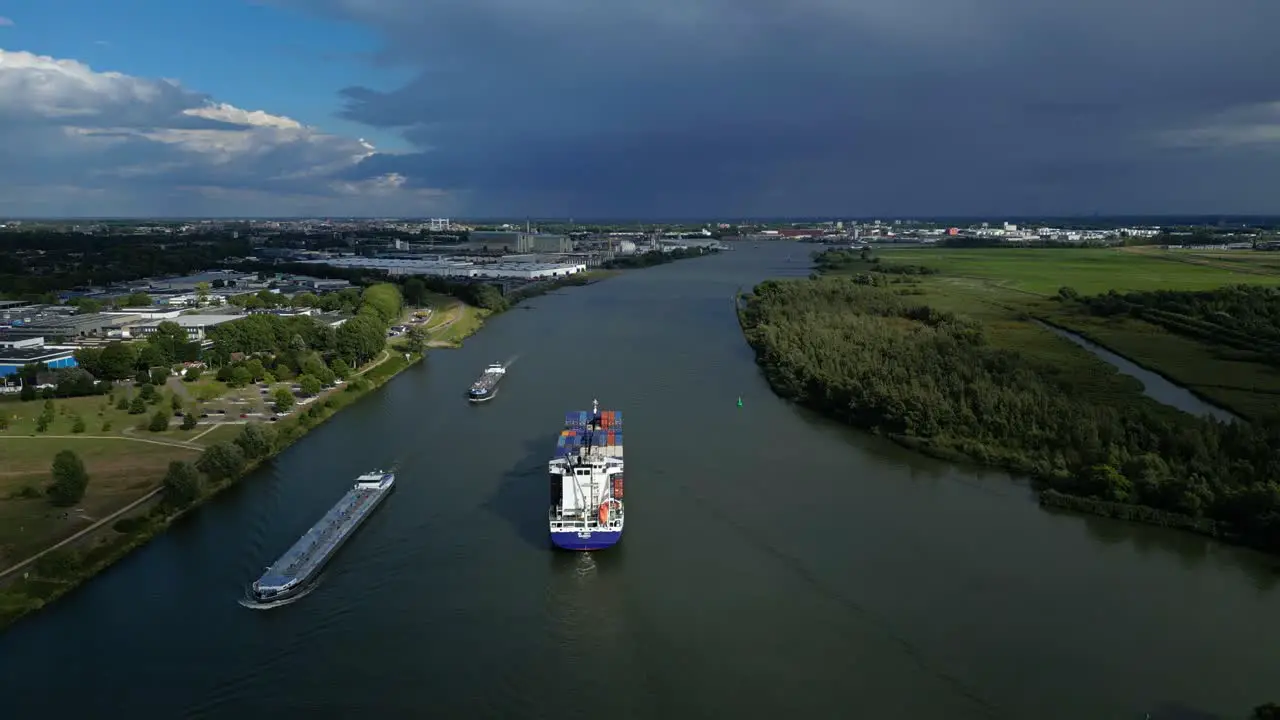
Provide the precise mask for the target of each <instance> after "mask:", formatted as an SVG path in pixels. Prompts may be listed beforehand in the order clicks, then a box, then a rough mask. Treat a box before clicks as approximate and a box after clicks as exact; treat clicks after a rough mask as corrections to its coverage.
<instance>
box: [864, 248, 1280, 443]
mask: <svg viewBox="0 0 1280 720" xmlns="http://www.w3.org/2000/svg"><path fill="white" fill-rule="evenodd" d="M873 256H874V257H877V258H879V259H880V261H881V262H882V263H892V264H911V265H921V266H925V267H929V268H933V269H936V270H937V271H938V273H937V274H934V275H923V276H912V277H913V278H915V279H917V280H919V284H918V285H916V286H915V288H914V290H913V292H915V293H919V294H920V299H921V301H922V302H923V303H926V304H929V305H932V306H934V307H937V308H939V309H946V310H951V311H953V312H957V313H962V314H966V315H969V316H972V317H974V318H977V319H981V320H983V321H984V323H986V325H987V327H988V332H989V334H990V337H991V342H992V343H993V344H996V345H998V346H1001V347H1008V348H1010V349H1016V350H1019V351H1021V352H1024V353H1027V354H1030V355H1032V356H1034V357H1037V358H1039V359H1041V360H1043V361H1045V363H1046V364H1047V366H1051V367H1055V368H1061V369H1062V371H1063V372H1071V373H1076V374H1079V373H1088V376H1089V377H1090V378H1093V380H1092V381H1091V383H1090V384H1091V386H1092V387H1095V388H1096V389H1097V391H1098V392H1101V393H1105V394H1107V395H1111V396H1114V395H1115V394H1116V393H1120V392H1123V393H1131V392H1132V391H1133V390H1140V387H1139V385H1140V383H1138V382H1137V381H1136V380H1132V379H1131V378H1127V377H1124V376H1118V377H1113V378H1111V379H1107V378H1106V377H1105V376H1106V375H1113V376H1114V375H1116V373H1115V372H1114V371H1112V370H1109V368H1110V367H1111V366H1110V365H1106V366H1105V368H1101V369H1099V368H1098V365H1099V364H1100V363H1101V361H1099V360H1096V359H1094V358H1093V357H1092V355H1090V354H1089V353H1088V352H1087V351H1085V350H1083V349H1081V348H1079V347H1077V346H1075V345H1074V344H1073V343H1071V342H1069V341H1068V340H1066V339H1063V338H1060V337H1058V336H1056V335H1054V334H1053V333H1051V332H1050V331H1048V330H1046V329H1045V328H1042V327H1040V326H1038V325H1036V324H1035V323H1034V322H1032V319H1033V318H1041V319H1044V320H1048V321H1050V322H1052V323H1054V324H1056V325H1059V326H1062V327H1065V328H1067V329H1070V330H1073V331H1075V332H1077V333H1079V334H1081V335H1084V336H1086V337H1087V338H1089V339H1090V340H1093V341H1094V342H1096V343H1098V344H1099V345H1103V346H1105V347H1107V348H1109V349H1110V350H1112V351H1113V352H1116V353H1117V354H1119V355H1122V356H1124V357H1127V358H1129V359H1130V360H1132V361H1134V362H1136V363H1137V364H1139V365H1142V366H1143V367H1146V368H1148V369H1150V370H1153V371H1155V372H1157V373H1159V374H1161V375H1163V376H1165V377H1167V378H1168V379H1170V380H1171V381H1173V382H1175V383H1177V384H1178V385H1181V386H1183V387H1186V388H1187V389H1189V390H1191V391H1192V392H1194V393H1196V394H1197V395H1200V396H1201V397H1203V398H1205V399H1206V400H1208V401H1210V402H1213V403H1214V404H1217V405H1220V406H1222V407H1225V408H1226V409H1228V410H1232V411H1233V412H1236V413H1237V414H1239V415H1242V416H1244V417H1246V418H1250V417H1253V418H1256V417H1261V416H1263V415H1266V414H1270V413H1274V412H1275V407H1276V405H1277V401H1280V370H1277V368H1275V367H1274V366H1271V365H1268V364H1265V363H1262V362H1258V361H1256V358H1253V357H1250V356H1249V355H1248V354H1247V353H1241V352H1238V351H1231V350H1229V349H1227V348H1223V347H1221V346H1217V345H1212V344H1209V343H1206V342H1204V341H1201V340H1197V339H1193V338H1191V337H1188V336H1186V335H1183V334H1178V333H1174V332H1170V331H1169V330H1166V329H1165V328H1163V327H1160V326H1158V325H1154V324H1151V323H1148V322H1144V321H1143V320H1140V319H1137V318H1133V317H1129V316H1127V315H1121V316H1113V317H1106V318H1104V317H1098V316H1094V315H1091V314H1089V313H1088V312H1087V311H1085V310H1084V309H1083V308H1082V307H1081V306H1080V305H1078V304H1075V303H1067V302H1062V301H1060V300H1059V299H1057V292H1058V289H1059V288H1061V287H1064V286H1065V287H1071V288H1073V289H1075V290H1076V291H1077V292H1078V293H1079V294H1081V295H1098V294H1103V293H1106V292H1108V291H1111V290H1115V291H1117V292H1120V293H1124V292H1144V291H1153V290H1189V291H1197V290H1212V289H1216V288H1220V287H1222V286H1224V285H1236V284H1249V285H1270V286H1280V256H1275V255H1272V254H1270V253H1260V252H1249V251H1240V252H1235V253H1226V252H1222V253H1193V252H1188V251H1177V250H1173V251H1165V250H1160V249H1158V248H1140V249H1135V248H1126V249H1041V248H980V249H950V248H945V249H944V248H911V249H892V250H875V251H873ZM868 267H869V266H866V265H855V266H851V267H848V268H844V269H842V270H841V272H864V271H865V270H866V269H867V268H868ZM1235 268H1243V270H1241V269H1235ZM1090 367H1092V368H1093V369H1092V370H1090V369H1089V368H1090Z"/></svg>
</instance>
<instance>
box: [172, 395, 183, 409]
mask: <svg viewBox="0 0 1280 720" xmlns="http://www.w3.org/2000/svg"><path fill="white" fill-rule="evenodd" d="M169 407H172V408H173V410H174V412H177V411H179V410H181V409H182V398H181V397H179V396H178V393H176V392H175V393H174V394H173V395H172V396H171V398H170V400H169Z"/></svg>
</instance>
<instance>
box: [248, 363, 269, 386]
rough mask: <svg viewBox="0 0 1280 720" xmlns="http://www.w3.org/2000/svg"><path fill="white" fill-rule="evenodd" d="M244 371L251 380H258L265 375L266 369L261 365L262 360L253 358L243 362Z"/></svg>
mask: <svg viewBox="0 0 1280 720" xmlns="http://www.w3.org/2000/svg"><path fill="white" fill-rule="evenodd" d="M244 369H245V372H247V373H249V377H250V379H251V380H253V382H259V381H260V380H262V378H264V377H266V374H267V369H266V368H265V367H263V366H262V361H261V360H259V359H258V358H253V359H251V360H249V361H247V362H246V363H245V364H244Z"/></svg>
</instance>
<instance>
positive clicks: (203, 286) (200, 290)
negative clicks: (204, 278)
mask: <svg viewBox="0 0 1280 720" xmlns="http://www.w3.org/2000/svg"><path fill="white" fill-rule="evenodd" d="M208 301H209V283H207V282H198V283H196V303H197V304H200V305H203V304H204V303H206V302H208Z"/></svg>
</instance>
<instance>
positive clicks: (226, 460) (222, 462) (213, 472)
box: [196, 442, 245, 482]
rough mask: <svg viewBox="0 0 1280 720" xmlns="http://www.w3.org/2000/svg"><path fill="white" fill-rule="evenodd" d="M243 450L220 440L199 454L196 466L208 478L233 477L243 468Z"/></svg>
mask: <svg viewBox="0 0 1280 720" xmlns="http://www.w3.org/2000/svg"><path fill="white" fill-rule="evenodd" d="M244 465H245V457H244V452H243V451H242V450H241V449H240V448H239V447H238V446H237V445H236V444H235V443H229V442H220V443H218V444H216V445H211V446H209V448H208V449H207V450H205V451H204V452H203V453H201V454H200V459H199V460H197V461H196V467H197V468H199V469H200V472H203V473H204V474H205V475H207V476H209V479H210V480H213V481H214V482H218V481H221V480H228V479H230V478H233V477H235V476H236V475H237V474H239V473H240V471H242V470H244Z"/></svg>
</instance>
